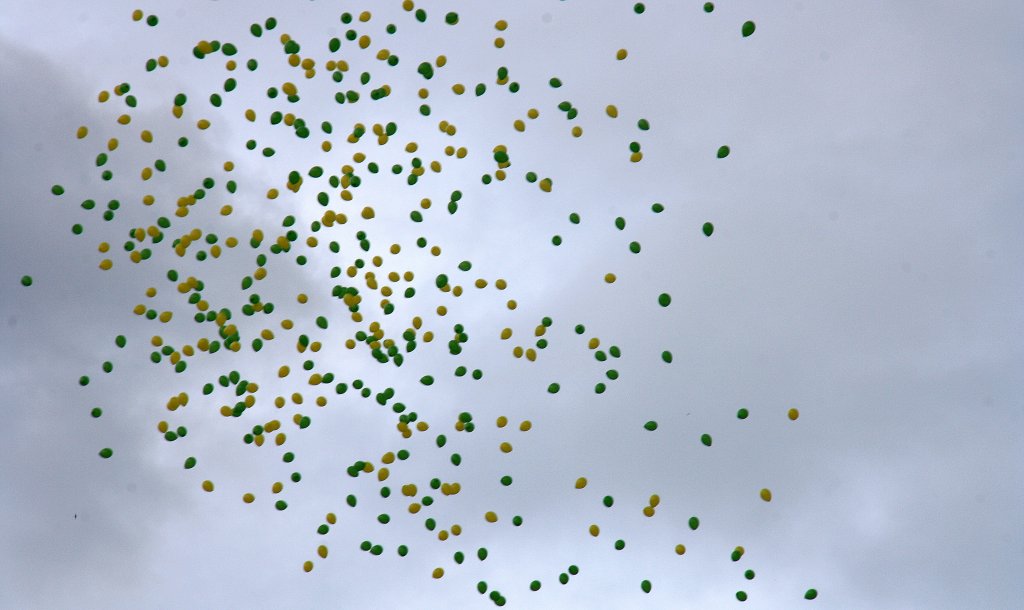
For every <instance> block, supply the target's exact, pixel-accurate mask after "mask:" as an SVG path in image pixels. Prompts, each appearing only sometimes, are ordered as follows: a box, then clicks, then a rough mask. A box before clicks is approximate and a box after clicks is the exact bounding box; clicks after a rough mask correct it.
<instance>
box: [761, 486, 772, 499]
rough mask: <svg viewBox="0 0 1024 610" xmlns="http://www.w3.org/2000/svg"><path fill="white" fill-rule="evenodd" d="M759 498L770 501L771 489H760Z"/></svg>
mask: <svg viewBox="0 0 1024 610" xmlns="http://www.w3.org/2000/svg"><path fill="white" fill-rule="evenodd" d="M761 499H762V500H764V501H765V502H771V501H772V491H771V490H770V489H767V488H765V489H762V490H761Z"/></svg>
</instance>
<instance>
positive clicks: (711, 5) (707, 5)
mask: <svg viewBox="0 0 1024 610" xmlns="http://www.w3.org/2000/svg"><path fill="white" fill-rule="evenodd" d="M713 10H715V5H714V3H712V2H705V3H704V12H705V13H710V12H711V11H713Z"/></svg>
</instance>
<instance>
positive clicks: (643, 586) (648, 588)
mask: <svg viewBox="0 0 1024 610" xmlns="http://www.w3.org/2000/svg"><path fill="white" fill-rule="evenodd" d="M640 588H641V589H642V590H643V592H644V593H650V592H651V581H649V580H645V581H643V582H641V583H640Z"/></svg>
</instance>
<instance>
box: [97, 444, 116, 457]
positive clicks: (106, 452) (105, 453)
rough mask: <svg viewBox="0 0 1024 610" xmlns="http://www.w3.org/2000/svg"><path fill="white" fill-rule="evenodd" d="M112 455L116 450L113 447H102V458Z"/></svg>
mask: <svg viewBox="0 0 1024 610" xmlns="http://www.w3.org/2000/svg"><path fill="white" fill-rule="evenodd" d="M112 455H114V450H113V449H111V448H110V447H106V448H103V449H100V457H101V458H103V459H107V458H109V457H110V456H112Z"/></svg>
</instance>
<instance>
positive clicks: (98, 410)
mask: <svg viewBox="0 0 1024 610" xmlns="http://www.w3.org/2000/svg"><path fill="white" fill-rule="evenodd" d="M91 414H92V416H93V417H99V416H100V415H103V409H101V408H99V407H96V408H94V409H93V410H92V411H91Z"/></svg>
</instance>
